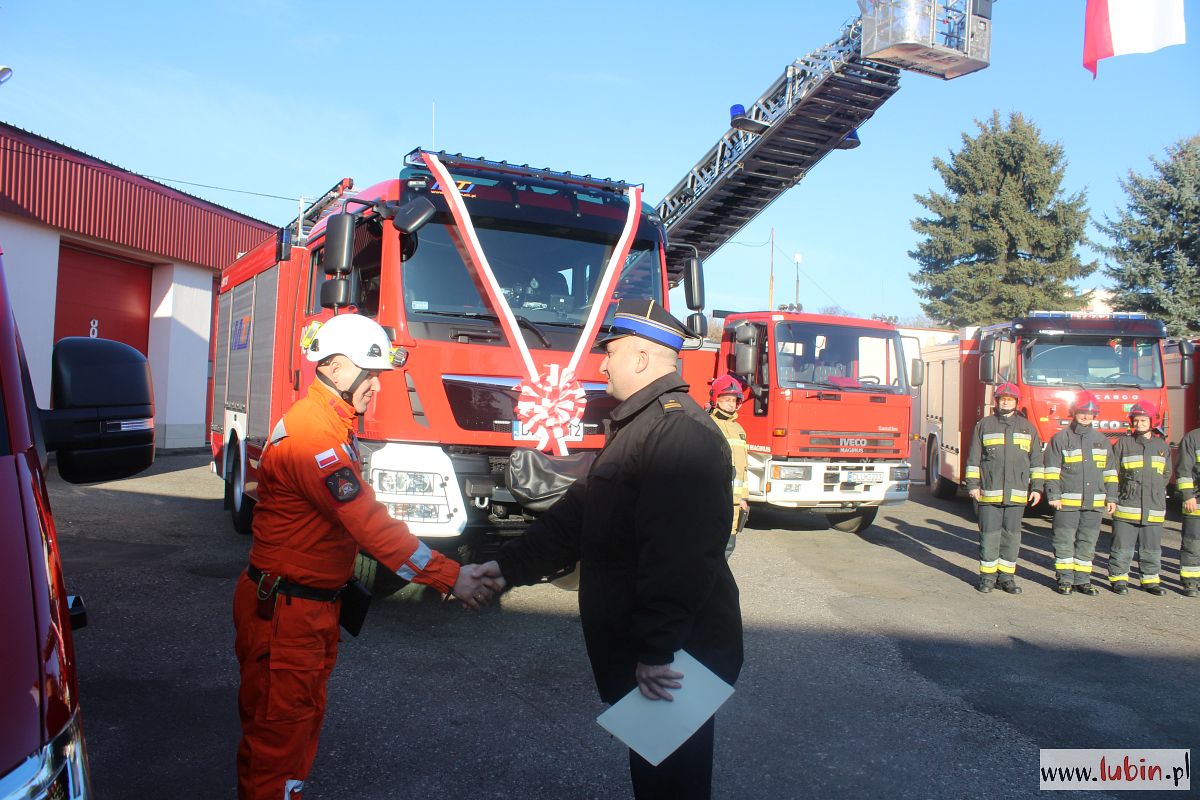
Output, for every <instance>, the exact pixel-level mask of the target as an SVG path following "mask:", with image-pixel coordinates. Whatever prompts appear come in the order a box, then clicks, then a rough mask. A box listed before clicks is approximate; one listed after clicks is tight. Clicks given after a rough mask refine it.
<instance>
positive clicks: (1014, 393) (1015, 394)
mask: <svg viewBox="0 0 1200 800" xmlns="http://www.w3.org/2000/svg"><path fill="white" fill-rule="evenodd" d="M992 396H993V397H994V398H996V399H997V400H999V399H1000V398H1001V397H1011V398H1012V399H1014V400H1016V401H1017V402H1018V403H1019V402H1021V390H1020V389H1019V388H1018V387H1017V385H1016V384H1015V383H1013V382H1012V381H1004V383H997V384H996V390H995V391H994V392H993V393H992Z"/></svg>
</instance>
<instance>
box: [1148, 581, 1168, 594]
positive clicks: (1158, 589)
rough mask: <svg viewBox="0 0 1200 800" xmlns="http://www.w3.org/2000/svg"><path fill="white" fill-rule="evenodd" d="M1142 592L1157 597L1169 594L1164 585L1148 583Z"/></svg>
mask: <svg viewBox="0 0 1200 800" xmlns="http://www.w3.org/2000/svg"><path fill="white" fill-rule="evenodd" d="M1142 591H1143V592H1146V593H1147V594H1152V595H1154V596H1155V597H1162V596H1163V595H1164V594H1166V593H1167V590H1166V589H1164V588H1163V587H1162V584H1159V583H1147V584H1146V585H1144V586H1143V587H1142Z"/></svg>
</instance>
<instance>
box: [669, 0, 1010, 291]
mask: <svg viewBox="0 0 1200 800" xmlns="http://www.w3.org/2000/svg"><path fill="white" fill-rule="evenodd" d="M858 5H859V10H860V11H861V14H862V15H861V16H860V17H858V18H856V19H854V20H853V21H851V22H850V23H848V24H847V25H846V27H845V28H844V29H843V31H842V35H841V36H840V37H838V39H837V40H836V41H834V42H832V43H831V44H828V45H826V46H824V47H822V48H820V49H818V50H816V51H814V52H812V53H810V54H809V55H807V56H804V57H803V58H799V59H796V61H795V62H793V63H792V64H789V65H788V67H787V69H786V70H784V73H783V75H782V76H781V77H780V78H779V79H778V80H776V81H775V82H774V83H773V84H772V85H771V87H770V88H769V89H768V90H767V91H766V93H764V94H763V95H762V97H760V98H759V99H758V100H757V101H756V102H755V103H754V104H753V105H752V106H751V107H750V108H749V109H747V110H745V112H744V113H739V114H736V115H735V116H734V117H733V120H732V123H731V127H730V129H729V131H728V132H726V133H725V135H724V136H722V137H721V139H720V140H719V141H718V142H717V144H716V145H715V146H714V147H713V148H712V149H711V150H709V151H708V152H707V153H706V154H705V155H704V157H703V158H701V159H700V161H699V162H697V163H696V165H695V166H693V167H692V168H691V169H690V170H689V171H688V173H687V175H686V176H685V177H684V179H683V180H681V181H680V182H679V183H678V184H677V185H676V186H675V188H673V189H672V190H671V191H670V192H668V193H667V195H666V197H665V198H663V200H662V202H660V203H659V204H658V215H659V216H660V217H661V218H662V220H663V223H664V224H665V225H666V229H667V236H668V242H669V247H668V250H667V269H668V272H669V273H670V276H671V284H672V285H675V284H678V283H679V281H680V280H681V279H682V276H683V272H684V269H685V266H686V264H687V259H688V258H689V257H691V256H699V257H700V258H707V257H708V256H710V255H712V254H713V253H714V252H716V251H717V250H718V249H720V247H721V246H722V245H723V244H725V243H726V242H727V241H729V240H730V239H731V238H732V237H733V236H734V235H736V234H737V232H738V231H740V230H741V229H742V228H743V227H745V226H746V224H747V223H749V222H750V221H751V220H752V219H754V218H755V217H756V216H758V214H759V213H760V212H761V211H762V210H763V209H765V208H766V207H767V206H768V205H770V204H771V203H772V202H773V201H774V200H775V199H776V198H778V197H779V196H780V195H781V194H783V193H784V192H786V191H787V190H788V189H790V188H791V187H793V186H795V185H796V184H797V183H799V182H800V180H801V179H803V177H804V176H805V174H807V173H808V171H809V170H810V169H812V167H813V166H814V165H815V164H816V163H817V162H819V161H820V160H821V159H822V158H824V157H825V156H827V155H828V154H829V153H831V152H833V151H834V150H837V149H849V148H850V147H854V146H856V145H857V135H856V131H857V129H858V128H859V127H860V126H862V124H863V123H865V122H866V121H867V120H869V119H870V118H871V117H872V115H874V113H875V112H876V111H877V110H878V109H879V107H880V106H882V105H883V104H884V102H886V101H887V99H888V98H889V97H891V96H892V95H893V94H895V93H896V90H897V89H898V88H899V87H900V75H899V73H900V69H908V70H912V71H916V72H921V73H923V74H926V75H934V76H937V77H941V78H944V79H946V80H950V79H952V78H956V77H958V76H960V75H965V74H967V73H969V72H974V71H976V70H980V69H983V68H984V67H986V66H987V64H988V57H989V52H990V49H991V13H992V11H991V5H992V3H991V0H858Z"/></svg>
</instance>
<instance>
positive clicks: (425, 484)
mask: <svg viewBox="0 0 1200 800" xmlns="http://www.w3.org/2000/svg"><path fill="white" fill-rule="evenodd" d="M371 478H372V481H371V482H372V483H373V484H374V486H375V490H376V491H378V492H381V493H383V494H433V493H434V492H435V490H437V489H438V488H440V487H439V483H440V482H439V480H438V476H437V475H435V474H434V473H432V472H403V471H399V470H390V469H377V470H372V472H371Z"/></svg>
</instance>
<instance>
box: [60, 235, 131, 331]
mask: <svg viewBox="0 0 1200 800" xmlns="http://www.w3.org/2000/svg"><path fill="white" fill-rule="evenodd" d="M150 275H151V270H150V267H149V265H147V264H139V263H137V262H135V261H125V260H123V259H120V258H115V257H113V256H109V255H103V254H100V253H93V252H90V251H87V250H77V249H76V248H74V247H67V246H66V245H64V246H63V247H62V248H61V249H60V250H59V254H58V299H57V302H56V304H55V310H54V341H56V342H57V341H58V340H59V339H62V338H63V337H64V336H93V337H95V336H98V337H100V338H103V339H116V340H117V341H118V342H124V343H125V344H128V345H131V346H133V347H136V348H137V349H138V350H140V351H141V352H142V354H143V355H146V354H147V346H148V337H149V333H150Z"/></svg>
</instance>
